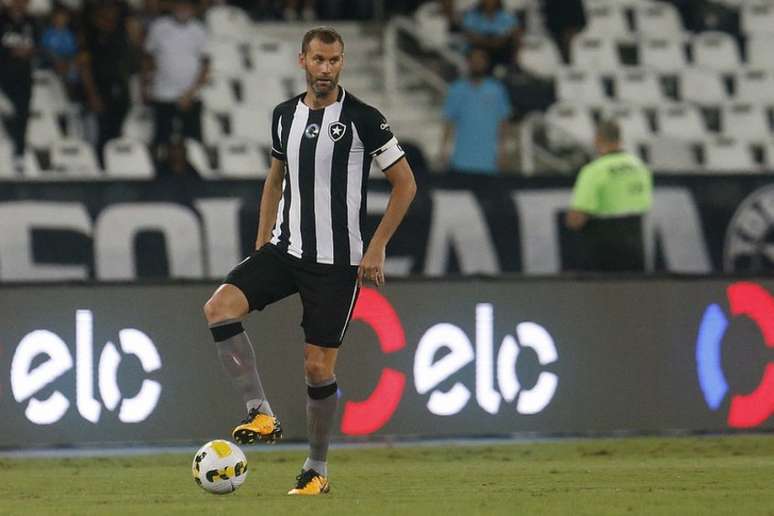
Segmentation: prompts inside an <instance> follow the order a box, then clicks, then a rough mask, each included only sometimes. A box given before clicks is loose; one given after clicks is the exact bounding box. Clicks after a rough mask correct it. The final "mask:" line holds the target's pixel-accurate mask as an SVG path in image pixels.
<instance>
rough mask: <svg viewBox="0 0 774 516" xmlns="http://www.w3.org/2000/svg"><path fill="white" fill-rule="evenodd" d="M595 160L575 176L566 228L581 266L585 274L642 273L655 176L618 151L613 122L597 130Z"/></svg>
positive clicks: (618, 133)
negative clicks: (572, 236) (573, 238)
mask: <svg viewBox="0 0 774 516" xmlns="http://www.w3.org/2000/svg"><path fill="white" fill-rule="evenodd" d="M594 146H595V147H596V150H597V152H598V154H599V157H598V158H597V159H596V160H594V161H593V162H591V163H589V164H588V165H586V166H585V167H583V169H582V170H581V171H580V173H579V174H578V178H577V180H576V181H575V187H574V188H573V195H572V205H571V206H570V211H569V212H568V214H567V217H566V224H567V227H569V228H570V229H571V230H574V231H577V232H578V235H579V243H580V246H579V251H580V253H579V261H580V263H579V266H580V269H581V270H588V271H619V272H624V271H644V269H645V256H644V254H645V253H644V248H643V229H642V223H643V215H644V214H645V213H647V212H648V210H650V207H651V204H652V203H653V176H652V174H651V172H650V170H648V168H647V167H646V166H645V164H644V163H643V162H642V161H641V160H640V159H639V158H638V157H636V156H634V155H632V154H629V153H627V152H625V151H623V150H622V149H621V130H620V128H619V126H618V124H617V123H616V122H614V121H609V120H606V121H603V122H601V123H600V124H599V125H598V126H597V131H596V136H595V140H594Z"/></svg>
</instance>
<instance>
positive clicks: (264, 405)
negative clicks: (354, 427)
mask: <svg viewBox="0 0 774 516" xmlns="http://www.w3.org/2000/svg"><path fill="white" fill-rule="evenodd" d="M299 64H300V66H301V67H302V68H303V69H304V70H305V71H306V80H307V89H306V92H304V93H303V94H301V95H298V96H296V97H294V98H292V99H290V100H288V101H286V102H283V103H282V104H280V105H278V106H277V107H276V108H275V109H274V113H273V116H272V124H271V131H272V163H271V169H270V171H269V174H268V177H267V178H266V182H265V183H264V187H263V194H262V197H261V206H260V219H259V223H258V235H257V237H256V242H255V249H256V251H255V252H254V253H253V254H252V255H251V256H250V257H248V258H246V259H245V260H244V261H243V262H241V263H240V264H238V265H237V266H236V267H235V268H234V269H233V270H232V271H231V272H230V273H229V274H228V276H227V277H226V281H225V283H224V284H223V285H221V286H220V287H219V288H218V289H217V290H216V291H215V293H214V294H213V296H212V297H211V298H210V300H209V301H207V303H206V305H205V306H204V313H205V315H206V318H207V322H208V324H209V326H210V329H211V331H212V335H213V338H214V340H215V342H216V345H217V348H218V354H219V356H220V358H221V361H222V363H223V366H224V368H225V370H226V372H227V373H228V374H229V376H231V378H232V380H233V382H234V385H235V386H236V388H237V389H238V390H239V391H240V393H241V394H242V398H243V401H244V402H245V405H246V408H247V412H248V415H247V418H246V419H245V420H244V421H243V422H242V424H240V425H239V426H237V427H236V428H235V429H234V431H233V433H232V435H233V437H234V440H236V441H237V442H239V443H243V444H245V443H253V442H256V441H267V442H273V441H274V440H275V439H277V438H279V437H281V435H282V430H281V427H280V424H279V420H278V419H277V417H276V416H275V415H274V413H273V412H272V410H271V406H270V405H269V402H268V400H267V397H266V394H265V393H264V390H263V387H262V385H261V381H260V378H259V375H258V372H257V369H256V366H255V354H254V351H253V347H252V345H251V343H250V340H249V339H248V337H247V335H246V334H245V332H244V328H243V327H242V324H241V319H242V318H244V317H245V316H246V315H247V314H248V313H249V312H250V311H252V310H262V309H263V308H264V307H266V306H267V305H269V304H271V303H274V302H276V301H279V300H280V299H283V298H285V297H287V296H290V295H292V294H295V293H298V294H299V295H300V297H301V303H302V305H303V309H304V312H303V319H302V323H301V325H302V327H303V329H304V334H305V340H306V343H305V347H304V372H305V374H306V383H307V426H308V428H307V430H308V435H309V445H310V453H309V457H308V458H307V460H306V462H305V463H304V465H303V468H302V471H301V474H300V475H299V476H298V477H297V478H296V481H297V483H296V487H295V488H293V489H291V490H290V492H289V493H288V494H292V495H317V494H322V493H327V492H328V490H329V486H328V479H327V477H328V473H327V462H326V461H327V452H328V444H329V442H330V435H331V431H332V427H333V420H334V415H335V412H336V406H337V396H336V393H337V390H338V387H337V384H336V377H335V375H334V366H335V364H336V356H337V353H338V348H339V346H340V345H341V342H342V339H343V338H344V334H345V332H346V329H347V325H348V324H349V321H350V319H351V317H352V310H353V308H354V306H355V302H356V300H357V295H358V291H359V287H360V285H361V284H362V282H363V281H364V280H368V281H371V282H373V283H375V284H376V285H377V286H381V285H383V284H384V259H385V248H386V246H387V242H388V241H389V240H390V238H391V237H392V235H393V233H394V232H395V230H396V229H397V228H398V225H399V224H400V222H401V220H403V217H404V215H405V214H406V211H407V210H408V208H409V205H410V204H411V201H412V200H413V198H414V194H415V192H416V184H415V182H414V176H413V173H412V171H411V168H410V167H409V165H408V162H407V161H406V158H405V156H404V153H403V150H402V149H401V147H400V145H398V141H397V140H396V139H395V137H394V136H393V134H392V132H391V130H390V126H389V124H388V123H387V121H386V120H385V118H384V117H383V116H382V115H381V113H379V111H378V110H376V109H375V108H373V107H371V106H369V105H367V104H365V103H363V102H362V101H360V100H359V99H357V98H356V97H354V96H353V95H352V94H350V93H349V92H347V91H345V90H344V88H342V87H341V86H339V84H338V82H339V75H340V73H341V70H342V68H343V65H344V42H343V41H342V39H341V36H340V35H339V34H338V33H337V32H336V31H335V30H333V29H331V28H327V27H321V28H317V29H313V30H311V31H309V32H308V33H307V34H306V35H305V36H304V40H303V43H302V46H301V53H300V54H299ZM374 160H375V161H376V163H377V165H379V167H380V168H381V169H382V170H383V171H384V173H385V175H386V176H387V179H388V180H389V181H390V184H391V185H392V193H391V195H390V201H389V204H388V206H387V211H386V212H385V214H384V217H383V218H382V220H381V222H380V224H379V226H378V227H377V229H376V231H375V233H374V235H373V238H372V239H371V242H370V244H369V245H368V246H367V247H366V246H365V245H364V242H363V237H362V233H361V227H362V226H363V223H364V221H365V215H366V182H367V179H368V172H369V170H370V167H371V162H372V161H374Z"/></svg>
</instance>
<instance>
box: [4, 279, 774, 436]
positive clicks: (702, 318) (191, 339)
mask: <svg viewBox="0 0 774 516" xmlns="http://www.w3.org/2000/svg"><path fill="white" fill-rule="evenodd" d="M213 287H214V284H209V283H207V284H204V283H200V284H179V285H173V284H166V285H148V284H145V285H141V284H124V285H117V284H112V285H110V284H105V285H102V286H98V285H90V286H85V285H61V284H60V285H48V286H34V285H24V286H21V285H20V286H4V287H2V288H0V314H1V316H2V319H0V421H1V422H2V423H1V424H0V447H28V446H49V445H54V446H56V445H59V446H71V445H84V444H106V443H113V444H119V443H137V444H140V443H174V442H191V441H203V440H206V439H210V438H215V437H226V436H228V433H229V430H230V428H231V427H232V425H233V424H234V423H235V422H236V421H237V420H238V419H240V418H241V416H242V412H243V409H242V407H241V403H240V401H239V400H238V399H237V398H236V396H235V395H234V392H233V391H232V388H231V386H230V384H229V381H228V379H227V377H226V376H225V374H224V373H223V372H222V371H221V366H220V364H219V362H218V359H217V354H216V352H215V348H214V346H213V344H212V343H211V341H210V336H209V333H208V330H207V327H206V324H205V322H204V320H203V318H202V317H201V306H202V304H203V303H204V301H205V300H206V299H207V297H208V295H209V293H210V292H211V291H212V289H213ZM773 292H774V280H768V279H767V280H760V281H752V280H745V281H733V280H728V279H722V278H701V279H699V278H694V279H675V278H652V279H649V280H642V279H627V278H619V279H585V280H580V281H579V280H574V281H573V280H568V279H553V280H546V279H542V280H537V279H535V280H524V279H522V280H512V279H491V280H486V279H471V280H459V281H449V280H437V281H393V282H390V284H389V285H388V286H387V287H386V288H384V289H382V290H380V291H376V290H373V289H364V290H363V292H362V294H361V297H360V299H359V301H358V303H357V307H356V310H355V320H354V322H353V323H352V325H351V327H350V329H349V333H348V336H347V339H346V342H345V344H344V348H343V352H342V354H341V358H340V364H339V368H338V378H339V384H340V387H341V391H340V393H339V395H340V401H341V403H340V411H339V416H338V417H339V421H338V435H339V437H346V438H350V439H359V438H383V437H386V436H433V437H442V436H480V435H510V434H531V435H567V434H610V433H615V432H622V431H623V432H665V431H673V430H680V431H701V432H704V431H712V432H717V431H725V430H729V429H742V430H749V429H754V428H769V429H771V428H774V420H772V418H770V415H771V414H772V412H774V402H772V400H774V363H772V362H770V360H771V359H772V353H771V348H772V347H774V318H772V317H771V314H772V313H774V299H772V293H773ZM299 304H300V303H299V302H298V300H297V299H295V298H291V299H288V300H285V301H283V302H281V303H279V304H277V305H273V306H271V307H269V308H267V309H266V310H265V311H264V312H260V313H258V314H255V315H253V316H252V317H251V318H249V319H248V321H247V322H246V326H247V329H248V331H249V332H250V334H251V335H252V338H253V341H254V342H255V343H256V348H257V350H256V354H257V360H258V364H259V367H260V369H261V373H262V375H263V379H264V384H265V387H266V389H267V392H268V394H269V396H270V398H271V401H272V406H273V407H274V409H275V411H276V412H277V413H279V414H280V415H281V416H282V421H283V427H284V429H285V431H286V436H287V438H288V439H290V440H298V439H304V434H305V424H304V418H305V412H304V403H305V398H304V396H305V388H304V378H303V369H302V341H303V334H302V332H301V329H300V328H299V325H298V324H299V321H300V306H299Z"/></svg>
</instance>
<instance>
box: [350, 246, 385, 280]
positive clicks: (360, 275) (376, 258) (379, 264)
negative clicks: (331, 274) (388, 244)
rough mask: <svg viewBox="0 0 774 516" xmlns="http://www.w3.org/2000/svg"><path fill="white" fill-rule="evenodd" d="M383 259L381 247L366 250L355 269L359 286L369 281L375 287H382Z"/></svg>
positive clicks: (383, 252)
mask: <svg viewBox="0 0 774 516" xmlns="http://www.w3.org/2000/svg"><path fill="white" fill-rule="evenodd" d="M384 257H385V249H384V246H383V245H369V246H368V250H367V251H366V253H365V256H363V259H362V260H361V262H360V266H359V267H358V268H357V281H358V284H359V285H360V286H362V285H363V282H365V281H370V282H372V283H373V284H374V285H376V286H377V287H381V286H382V285H384Z"/></svg>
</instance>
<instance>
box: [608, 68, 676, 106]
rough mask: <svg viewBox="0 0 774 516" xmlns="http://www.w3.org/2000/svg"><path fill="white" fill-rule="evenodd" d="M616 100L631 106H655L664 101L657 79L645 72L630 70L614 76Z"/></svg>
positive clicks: (654, 75) (652, 74)
mask: <svg viewBox="0 0 774 516" xmlns="http://www.w3.org/2000/svg"><path fill="white" fill-rule="evenodd" d="M615 86H616V98H617V99H618V100H622V101H625V102H629V103H632V104H640V105H644V106H656V105H660V104H663V103H664V102H665V101H666V97H665V96H664V93H663V91H662V90H661V83H660V81H659V78H658V77H657V76H656V74H654V73H650V72H648V71H647V70H632V71H626V72H622V73H620V74H618V75H616V80H615Z"/></svg>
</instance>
